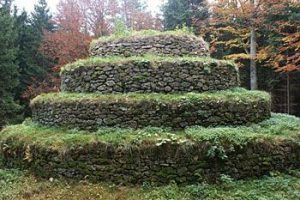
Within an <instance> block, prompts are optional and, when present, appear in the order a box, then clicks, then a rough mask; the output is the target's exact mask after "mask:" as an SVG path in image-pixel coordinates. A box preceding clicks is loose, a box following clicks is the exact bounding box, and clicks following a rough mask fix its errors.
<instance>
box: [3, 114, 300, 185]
mask: <svg viewBox="0 0 300 200" xmlns="http://www.w3.org/2000/svg"><path fill="white" fill-rule="evenodd" d="M299 121H300V119H298V118H295V117H292V116H286V115H273V117H272V118H271V119H269V120H266V121H264V122H261V123H259V124H256V125H252V126H247V127H246V126H240V127H218V128H203V127H193V128H189V129H186V130H184V131H179V132H174V131H171V130H165V129H159V128H150V127H148V128H145V129H139V130H133V129H116V128H114V129H109V128H103V129H100V130H98V131H96V132H94V133H89V134H87V132H84V131H78V130H66V129H58V128H47V127H43V126H40V125H37V124H34V123H32V122H30V121H27V122H25V123H24V124H22V125H16V126H10V127H7V128H5V129H4V130H3V131H2V132H1V134H0V157H1V156H2V157H3V163H4V165H5V166H13V167H16V166H18V167H21V168H25V169H29V170H30V171H31V172H33V173H34V174H35V175H37V176H40V177H45V178H50V177H60V176H63V177H67V178H70V179H77V180H83V179H89V180H92V181H96V182H99V181H101V182H103V181H105V182H110V183H111V182H112V183H116V184H125V185H128V184H129V185H131V184H135V185H136V184H138V185H141V184H143V183H144V182H153V183H157V184H168V183H170V182H172V181H175V182H177V183H185V184H187V183H189V184H192V183H203V182H206V181H208V182H216V181H219V180H220V179H222V176H223V175H227V176H230V177H232V178H234V179H243V178H249V177H253V176H255V177H259V176H263V175H267V174H270V173H272V172H273V171H287V170H288V169H297V168H299V167H300V132H299V130H300V127H299V126H300V123H299Z"/></svg>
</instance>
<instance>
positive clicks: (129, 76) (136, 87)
mask: <svg viewBox="0 0 300 200" xmlns="http://www.w3.org/2000/svg"><path fill="white" fill-rule="evenodd" d="M61 77H62V82H61V83H62V84H61V88H62V90H63V91H68V92H101V93H126V92H162V93H173V92H183V91H184V92H192V91H195V92H203V91H208V90H224V89H228V88H232V87H237V86H238V85H239V75H238V69H237V68H236V66H235V65H234V64H233V63H231V62H228V61H221V60H215V59H210V58H199V57H182V58H174V57H160V56H153V55H147V56H145V57H130V58H122V57H109V58H89V59H86V60H80V61H77V62H75V63H72V64H69V65H67V66H65V67H64V68H63V69H62V71H61Z"/></svg>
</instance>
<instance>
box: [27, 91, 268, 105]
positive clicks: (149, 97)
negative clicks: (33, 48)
mask: <svg viewBox="0 0 300 200" xmlns="http://www.w3.org/2000/svg"><path fill="white" fill-rule="evenodd" d="M270 98H271V97H270V95H269V94H268V93H266V92H262V91H248V90H246V89H243V88H234V89H230V90H223V91H212V92H203V93H177V94H160V93H151V94H146V93H128V94H98V93H89V94H88V93H65V92H63V93H49V94H43V95H40V96H38V97H36V98H35V99H33V100H32V101H31V104H39V103H46V102H78V101H89V102H92V101H111V102H118V101H123V102H136V101H156V102H181V101H182V102H197V101H219V102H226V101H238V102H254V101H264V102H270Z"/></svg>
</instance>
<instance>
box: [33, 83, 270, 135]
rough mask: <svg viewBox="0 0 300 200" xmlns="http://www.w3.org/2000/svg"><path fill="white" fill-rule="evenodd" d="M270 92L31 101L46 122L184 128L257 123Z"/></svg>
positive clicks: (58, 97) (69, 96)
mask: <svg viewBox="0 0 300 200" xmlns="http://www.w3.org/2000/svg"><path fill="white" fill-rule="evenodd" d="M270 101H271V100H270V96H269V95H268V94H267V93H264V92H258V91H257V92H250V91H246V90H238V89H236V91H222V92H210V93H209V92H207V93H186V94H168V95H164V94H138V93H136V94H118V95H114V94H108V95H104V94H76V93H74V94H69V93H66V94H64V93H59V94H55V93H54V94H48V95H42V96H39V97H37V98H36V99H34V100H33V101H32V102H31V108H32V113H33V120H34V121H36V122H39V123H41V124H44V125H49V126H62V127H68V128H80V129H84V130H95V129H98V128H99V127H103V126H104V127H131V128H141V127H147V126H154V127H171V128H173V129H182V128H185V127H188V126H195V125H200V126H206V127H207V126H219V125H241V124H248V123H257V122H260V121H263V120H264V119H267V118H269V117H270V115H271V106H270Z"/></svg>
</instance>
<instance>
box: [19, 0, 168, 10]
mask: <svg viewBox="0 0 300 200" xmlns="http://www.w3.org/2000/svg"><path fill="white" fill-rule="evenodd" d="M37 1H38V0H15V4H16V5H17V7H18V8H19V9H21V10H22V9H23V8H24V9H25V10H27V11H28V12H31V11H32V10H33V7H34V4H35V3H36V2H37ZM145 1H146V2H147V3H148V5H149V9H151V10H152V11H154V12H157V11H159V6H160V5H161V4H162V2H163V1H164V0H145ZM47 2H48V5H49V7H50V9H51V12H55V10H56V6H57V4H58V2H59V0H47Z"/></svg>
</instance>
